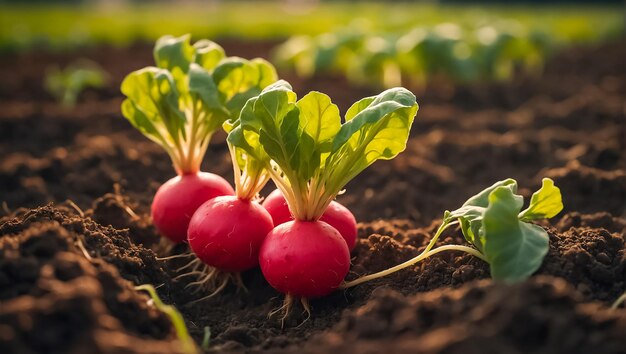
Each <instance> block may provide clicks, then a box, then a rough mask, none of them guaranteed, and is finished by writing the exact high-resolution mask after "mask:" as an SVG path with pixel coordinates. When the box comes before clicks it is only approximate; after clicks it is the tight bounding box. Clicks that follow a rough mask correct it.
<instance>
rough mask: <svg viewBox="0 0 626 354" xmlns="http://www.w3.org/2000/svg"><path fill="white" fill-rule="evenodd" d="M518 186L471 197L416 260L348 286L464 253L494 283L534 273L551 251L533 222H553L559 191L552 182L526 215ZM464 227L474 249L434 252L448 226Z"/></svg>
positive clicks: (503, 184)
mask: <svg viewBox="0 0 626 354" xmlns="http://www.w3.org/2000/svg"><path fill="white" fill-rule="evenodd" d="M516 192H517V182H516V181H515V180H513V179H510V178H509V179H506V180H504V181H500V182H497V183H495V184H494V185H492V186H491V187H489V188H487V189H485V190H483V191H482V192H480V193H478V194H476V195H475V196H473V197H471V198H470V199H468V200H467V201H466V202H465V203H464V204H463V205H462V206H461V207H460V208H459V209H457V210H454V211H451V212H450V211H446V212H445V213H444V215H443V222H442V223H441V226H440V227H439V228H438V229H437V232H435V235H434V237H433V238H432V240H431V241H430V242H429V243H428V245H427V246H426V249H424V251H422V253H420V254H419V255H418V256H416V257H414V258H412V259H410V260H408V261H406V262H404V263H402V264H399V265H397V266H395V267H392V268H389V269H386V270H383V271H381V272H378V273H375V274H371V275H367V276H364V277H361V278H358V279H355V280H353V281H350V282H347V283H345V284H344V285H343V286H342V287H343V288H349V287H352V286H355V285H358V284H361V283H364V282H366V281H369V280H373V279H377V278H380V277H384V276H386V275H389V274H391V273H394V272H397V271H399V270H401V269H404V268H407V267H410V266H412V265H414V264H416V263H418V262H420V261H422V260H424V259H426V258H428V257H430V256H432V255H435V254H437V253H439V252H442V251H461V252H467V253H469V254H471V255H473V256H476V257H478V258H480V259H482V260H483V261H485V262H487V263H489V267H490V269H491V276H492V278H493V279H495V280H501V281H505V282H518V281H521V280H524V279H526V278H528V277H529V276H530V275H532V274H533V273H534V272H535V271H536V270H537V269H539V267H540V266H541V263H542V262H543V258H544V257H545V256H546V254H547V253H548V249H549V247H548V240H549V238H548V233H547V232H546V231H545V230H544V229H543V228H542V227H540V226H537V225H535V224H532V223H530V222H531V221H534V220H539V219H549V218H552V217H554V216H556V215H557V214H558V213H559V212H560V211H561V210H562V209H563V203H562V201H561V192H560V190H559V188H557V187H556V186H555V185H554V182H553V181H552V180H551V179H549V178H544V179H543V182H542V186H541V189H539V190H538V191H537V192H535V193H534V194H533V195H532V198H531V199H530V205H529V206H528V208H526V209H524V210H523V211H522V206H523V203H524V201H523V197H522V196H520V195H517V194H515V193H516ZM453 225H460V227H461V231H462V232H463V236H464V237H465V239H466V240H467V242H469V243H470V244H471V245H472V246H474V247H468V246H463V245H445V246H440V247H437V248H433V247H434V246H435V243H436V242H437V240H438V239H439V237H440V236H441V234H442V233H443V232H444V231H445V230H446V229H447V228H449V227H450V226H453Z"/></svg>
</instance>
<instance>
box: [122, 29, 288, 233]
mask: <svg viewBox="0 0 626 354" xmlns="http://www.w3.org/2000/svg"><path fill="white" fill-rule="evenodd" d="M154 60H155V63H156V66H151V67H146V68H143V69H141V70H137V71H135V72H132V73H130V74H129V75H128V76H127V77H126V78H125V79H124V81H123V83H122V87H121V89H122V93H123V94H124V95H126V97H127V98H126V100H124V102H123V103H122V113H123V115H124V116H125V117H126V118H127V119H128V120H129V121H130V122H131V123H132V125H133V126H135V127H136V128H137V129H139V131H141V132H142V133H143V134H144V135H145V136H147V137H148V138H149V139H151V140H152V141H154V142H156V143H157V144H159V145H161V146H162V147H163V149H165V151H167V153H168V155H169V156H170V158H171V160H172V163H173V165H174V169H175V170H176V173H177V174H178V176H176V177H174V178H172V179H170V180H169V181H167V182H166V183H165V184H163V185H162V186H161V187H160V188H159V190H158V191H157V193H156V195H155V196H154V201H153V203H152V219H153V222H154V225H155V226H156V227H157V229H158V230H159V231H160V233H161V234H162V235H163V236H165V237H167V238H168V239H169V240H171V241H173V242H183V241H185V240H186V239H187V229H188V225H189V222H190V219H191V216H192V215H193V214H194V212H195V211H196V209H197V208H198V207H199V206H200V205H202V204H203V203H204V202H206V201H207V200H210V199H213V198H215V197H217V196H228V195H230V196H232V195H233V194H234V193H235V191H234V190H233V188H232V187H231V186H230V184H228V182H226V180H224V179H223V178H222V177H220V176H218V175H215V174H212V173H206V172H200V164H201V162H202V159H203V158H204V155H205V153H206V150H207V147H208V144H209V141H210V140H211V136H212V135H213V133H214V132H215V131H216V130H218V129H219V128H220V127H221V126H222V123H224V122H225V121H226V120H228V119H232V118H235V119H236V118H237V117H238V116H239V112H240V111H241V109H242V107H243V105H244V104H245V103H246V101H247V100H248V99H249V98H251V97H253V96H256V95H258V94H259V93H260V92H261V90H262V89H263V88H264V87H266V86H268V85H269V84H271V83H273V82H275V81H276V72H275V70H274V68H273V67H272V65H271V64H269V63H268V62H266V61H264V60H262V59H254V60H250V61H248V60H245V59H241V58H237V57H228V58H227V57H226V56H225V54H224V50H223V49H222V48H221V47H220V46H219V45H217V44H216V43H213V42H211V41H208V40H200V41H197V42H195V43H194V44H193V45H192V44H191V43H190V37H189V35H185V36H182V37H178V38H177V37H172V36H164V37H161V38H160V39H159V40H158V41H157V42H156V45H155V48H154Z"/></svg>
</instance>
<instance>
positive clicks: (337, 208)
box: [262, 189, 358, 250]
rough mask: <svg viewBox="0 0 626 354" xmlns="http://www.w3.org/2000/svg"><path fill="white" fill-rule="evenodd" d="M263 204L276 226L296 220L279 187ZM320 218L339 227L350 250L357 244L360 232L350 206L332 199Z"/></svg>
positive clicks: (338, 229) (336, 227)
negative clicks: (349, 208)
mask: <svg viewBox="0 0 626 354" xmlns="http://www.w3.org/2000/svg"><path fill="white" fill-rule="evenodd" d="M262 205H263V207H264V208H265V209H267V211H268V212H269V213H270V215H272V220H274V225H276V226H278V225H280V224H284V223H286V222H287V221H291V220H294V217H293V216H292V215H291V212H290V211H289V206H288V205H287V200H285V197H283V194H282V193H281V192H280V190H279V189H276V190H274V191H272V193H270V194H269V195H268V196H267V197H266V198H265V200H264V201H263V204H262ZM320 220H321V221H324V222H326V223H327V224H329V225H330V226H332V227H334V228H335V229H337V231H339V234H341V237H343V239H344V240H345V241H346V244H347V245H348V248H349V249H350V250H352V249H353V248H354V246H356V239H357V233H358V231H357V226H356V219H355V218H354V215H352V213H351V212H350V210H348V208H346V207H345V206H343V205H341V204H339V203H338V202H336V201H332V202H330V204H329V205H328V207H327V208H326V210H325V211H324V214H322V216H321V217H320Z"/></svg>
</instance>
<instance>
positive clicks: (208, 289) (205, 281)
mask: <svg viewBox="0 0 626 354" xmlns="http://www.w3.org/2000/svg"><path fill="white" fill-rule="evenodd" d="M185 258H187V259H188V258H193V259H192V260H191V261H189V262H187V263H186V264H185V265H183V266H181V267H178V268H177V269H175V270H174V272H175V273H176V274H177V275H176V276H175V277H173V278H172V280H174V281H178V280H182V279H184V278H188V277H193V278H194V279H195V280H193V281H191V282H189V283H188V284H187V285H185V289H191V290H190V292H191V294H207V293H208V295H206V296H203V297H201V298H199V299H196V300H193V301H191V302H190V303H189V305H191V304H195V303H198V302H201V301H204V300H207V299H210V298H212V297H214V296H215V295H217V294H219V293H220V292H221V291H222V290H224V289H225V288H226V286H227V285H228V284H229V283H233V284H235V285H236V286H237V289H243V290H244V291H247V289H246V287H245V286H244V285H243V280H242V279H241V274H240V273H233V272H224V271H221V270H219V269H217V268H215V267H211V266H209V265H207V264H204V263H203V262H202V261H201V260H200V259H199V258H196V257H195V256H194V255H193V253H191V252H189V253H183V254H177V255H173V256H168V257H162V258H157V259H158V260H160V261H168V260H174V259H185Z"/></svg>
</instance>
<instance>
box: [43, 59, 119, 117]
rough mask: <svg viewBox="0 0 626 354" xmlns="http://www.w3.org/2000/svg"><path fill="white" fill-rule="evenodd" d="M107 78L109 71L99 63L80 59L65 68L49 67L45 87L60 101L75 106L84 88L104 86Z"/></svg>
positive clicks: (65, 104)
mask: <svg viewBox="0 0 626 354" xmlns="http://www.w3.org/2000/svg"><path fill="white" fill-rule="evenodd" d="M107 78H108V75H107V73H106V72H105V71H104V70H102V68H100V66H99V65H98V64H96V63H94V62H92V61H90V60H87V59H78V60H76V61H74V62H72V63H71V64H69V65H68V66H67V67H65V69H63V70H61V69H59V68H58V67H51V68H48V70H47V72H46V76H45V79H44V87H45V89H46V91H47V92H48V93H49V94H51V95H52V96H54V98H56V100H57V101H58V102H60V103H61V104H63V105H64V106H67V107H73V106H74V105H75V104H76V101H77V100H78V98H79V96H80V94H81V93H82V92H83V91H84V90H86V89H88V88H96V89H97V88H102V87H104V85H105V84H106V82H107Z"/></svg>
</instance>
